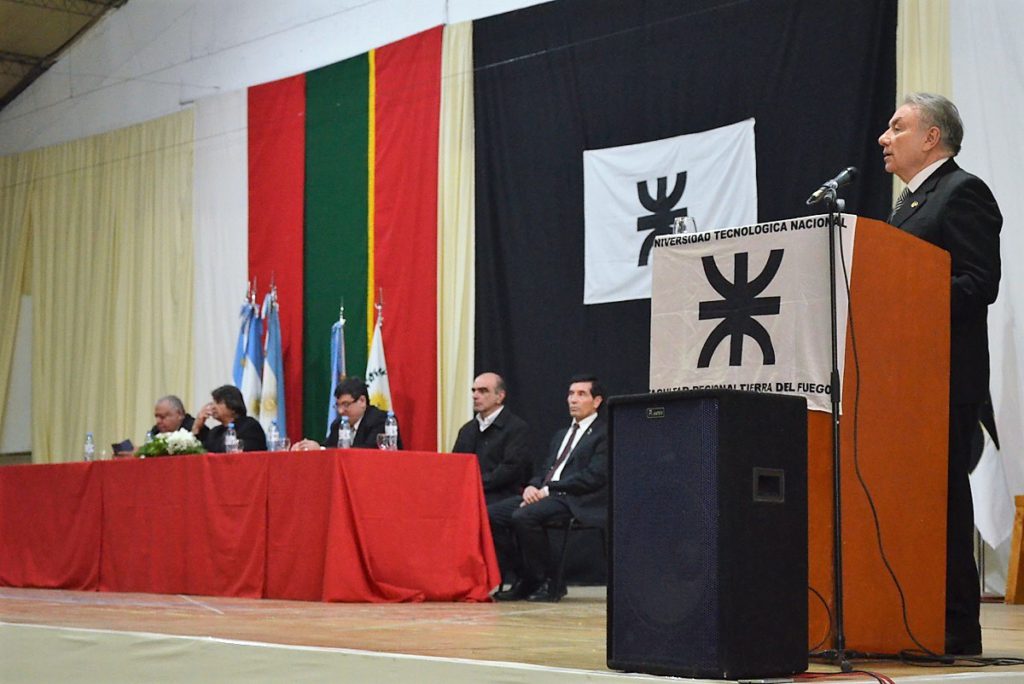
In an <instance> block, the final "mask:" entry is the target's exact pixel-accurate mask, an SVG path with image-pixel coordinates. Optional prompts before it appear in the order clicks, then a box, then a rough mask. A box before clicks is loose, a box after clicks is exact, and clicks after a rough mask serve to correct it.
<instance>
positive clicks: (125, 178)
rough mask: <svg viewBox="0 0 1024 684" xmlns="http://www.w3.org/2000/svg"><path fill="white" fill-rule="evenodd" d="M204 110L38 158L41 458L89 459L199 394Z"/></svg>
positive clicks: (36, 372)
mask: <svg viewBox="0 0 1024 684" xmlns="http://www.w3.org/2000/svg"><path fill="white" fill-rule="evenodd" d="M192 144H193V116H192V112H191V111H186V112H182V113H180V114H175V115H172V116H168V117H164V118H162V119H158V120H155V121H151V122H148V123H144V124H140V125H137V126H132V127H130V128H126V129H122V130H118V131H114V132H112V133H107V134H104V135H99V136H94V137H91V138H86V139H83V140H76V141H73V142H70V143H66V144H63V145H57V146H55V147H50V148H46V149H43V150H38V151H36V152H32V153H28V154H29V155H31V156H32V157H33V162H34V173H33V176H34V178H33V185H32V191H31V193H30V197H29V212H30V216H31V229H32V278H31V283H32V293H33V314H34V316H33V320H34V323H33V339H34V343H33V353H32V388H33V397H32V415H33V426H32V448H33V461H35V462H50V461H66V460H76V459H78V458H80V452H81V445H82V442H83V439H84V436H85V433H86V432H87V431H92V432H94V433H95V437H96V443H97V449H98V450H104V449H105V450H109V448H110V446H109V445H110V444H111V443H112V442H116V441H120V440H122V439H124V438H126V437H130V438H131V439H132V440H133V441H134V442H136V443H138V441H139V440H140V438H141V436H142V434H143V433H144V431H145V430H146V429H147V428H148V426H149V425H151V424H152V406H153V401H154V399H155V398H157V397H159V396H161V395H163V394H167V393H175V394H179V395H181V396H184V397H188V396H191V393H192V388H191V380H192V375H191V367H192V283H193V254H192V234H191V227H192Z"/></svg>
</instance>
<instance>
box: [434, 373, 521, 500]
mask: <svg viewBox="0 0 1024 684" xmlns="http://www.w3.org/2000/svg"><path fill="white" fill-rule="evenodd" d="M505 396H506V391H505V381H504V380H503V379H502V377H501V376H500V375H498V374H497V373H481V374H480V375H479V376H477V378H476V380H474V381H473V410H474V411H475V412H476V416H475V417H474V418H473V419H472V420H470V421H469V422H468V423H466V424H465V425H463V426H462V427H461V428H460V429H459V435H458V437H456V438H455V446H453V447H452V451H453V452H455V453H463V454H476V457H477V460H478V461H479V462H480V479H481V480H483V486H484V497H485V498H486V499H487V504H488V505H490V504H492V503H496V502H498V501H501V500H502V499H506V498H508V497H510V496H518V495H519V494H520V493H521V492H522V490H523V486H524V485H525V484H526V481H527V480H528V479H529V477H530V450H529V445H528V444H527V436H528V434H529V431H530V428H529V427H528V426H527V425H526V422H525V421H523V419H522V418H520V417H519V416H517V415H515V414H514V413H512V412H511V411H510V410H509V409H508V408H506V407H505Z"/></svg>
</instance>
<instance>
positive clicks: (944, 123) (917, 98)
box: [903, 93, 964, 157]
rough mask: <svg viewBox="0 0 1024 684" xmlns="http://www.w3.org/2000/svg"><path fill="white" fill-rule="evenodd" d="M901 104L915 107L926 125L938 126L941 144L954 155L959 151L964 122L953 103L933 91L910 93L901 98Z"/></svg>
mask: <svg viewBox="0 0 1024 684" xmlns="http://www.w3.org/2000/svg"><path fill="white" fill-rule="evenodd" d="M903 104H907V105H911V106H913V107H916V108H917V111H918V112H920V114H921V119H922V121H923V122H924V124H925V125H926V126H928V127H931V126H937V127H938V129H939V132H940V133H941V135H942V146H943V147H945V148H946V149H947V150H949V151H950V152H951V153H952V154H953V156H954V157H955V156H956V155H957V154H959V153H960V143H962V142H963V140H964V122H963V121H962V120H961V119H960V110H958V109H957V108H956V105H955V104H953V103H952V102H950V101H949V100H948V99H946V98H945V97H943V96H942V95H936V94H935V93H910V94H909V95H907V96H906V97H905V98H903Z"/></svg>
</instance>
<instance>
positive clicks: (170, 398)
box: [156, 394, 185, 415]
mask: <svg viewBox="0 0 1024 684" xmlns="http://www.w3.org/2000/svg"><path fill="white" fill-rule="evenodd" d="M160 404H170V405H171V408H172V409H174V410H175V411H177V412H178V413H180V414H181V415H185V405H184V404H183V403H181V399H179V398H178V397H176V396H174V395H173V394H168V395H167V396H166V397H160V398H159V399H157V400H156V405H157V406H159V405H160Z"/></svg>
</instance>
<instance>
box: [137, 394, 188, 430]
mask: <svg viewBox="0 0 1024 684" xmlns="http://www.w3.org/2000/svg"><path fill="white" fill-rule="evenodd" d="M153 417H154V418H155V419H156V424H155V425H154V426H153V427H151V428H149V433H148V434H149V435H150V436H151V437H155V436H156V435H159V434H160V433H162V432H175V431H177V430H191V429H192V426H193V425H195V422H196V420H195V418H193V417H192V416H191V415H189V414H188V413H186V412H185V405H184V404H183V403H181V399H179V398H178V397H176V396H174V395H173V394H168V395H167V396H166V397H160V398H159V399H157V400H156V404H155V405H154V406H153Z"/></svg>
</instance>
